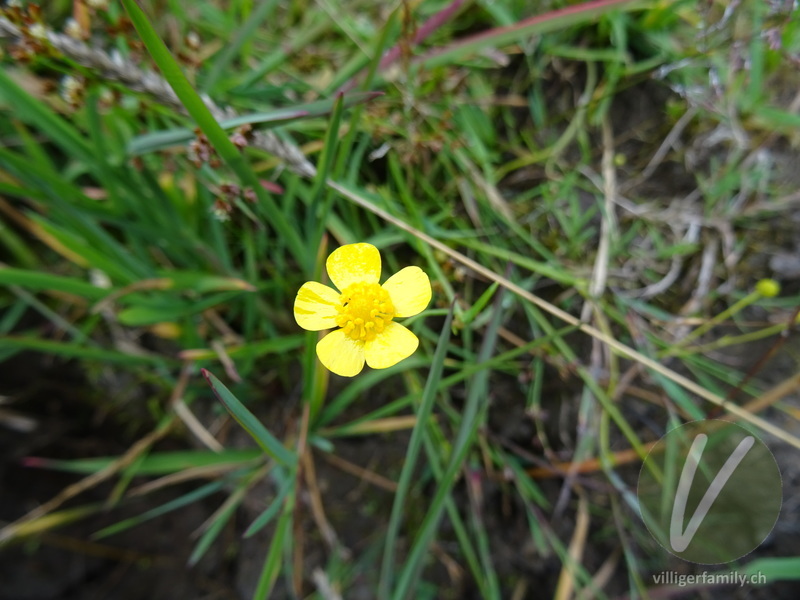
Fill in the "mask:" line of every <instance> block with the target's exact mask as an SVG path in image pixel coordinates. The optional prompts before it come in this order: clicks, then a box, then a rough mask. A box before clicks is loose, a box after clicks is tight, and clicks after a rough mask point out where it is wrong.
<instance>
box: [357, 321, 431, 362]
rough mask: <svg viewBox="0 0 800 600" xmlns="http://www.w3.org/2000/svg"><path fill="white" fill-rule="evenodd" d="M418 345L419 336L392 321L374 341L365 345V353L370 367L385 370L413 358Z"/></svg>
mask: <svg viewBox="0 0 800 600" xmlns="http://www.w3.org/2000/svg"><path fill="white" fill-rule="evenodd" d="M418 345H419V339H417V336H415V335H414V334H413V333H411V331H409V330H408V329H407V328H405V327H403V326H402V325H400V323H395V322H394V321H392V322H391V323H389V324H388V325H387V326H386V329H384V330H383V331H382V332H381V333H379V334H378V335H377V336H376V337H375V339H374V340H372V341H370V342H366V343H365V344H364V353H365V354H366V357H367V364H368V365H369V366H370V367H372V368H373V369H385V368H387V367H391V366H392V365H396V364H397V363H399V362H400V361H401V360H403V359H404V358H408V357H409V356H411V355H412V354H413V353H414V350H416V349H417V346H418Z"/></svg>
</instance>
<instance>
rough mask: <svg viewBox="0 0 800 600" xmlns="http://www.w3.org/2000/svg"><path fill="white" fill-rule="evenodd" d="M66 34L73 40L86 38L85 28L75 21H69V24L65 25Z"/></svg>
mask: <svg viewBox="0 0 800 600" xmlns="http://www.w3.org/2000/svg"><path fill="white" fill-rule="evenodd" d="M64 33H66V34H67V35H68V36H69V37H71V38H72V39H73V40H82V39H83V38H84V32H83V27H81V24H80V23H78V21H76V20H75V19H67V22H66V23H64Z"/></svg>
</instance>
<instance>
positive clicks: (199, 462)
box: [23, 448, 264, 475]
mask: <svg viewBox="0 0 800 600" xmlns="http://www.w3.org/2000/svg"><path fill="white" fill-rule="evenodd" d="M263 456H264V454H263V453H262V452H261V451H260V450H257V449H255V448H249V449H245V450H222V451H220V452H211V451H207V450H182V451H176V452H152V453H150V454H148V455H147V456H146V457H145V458H144V459H143V460H142V461H141V462H139V463H138V464H136V466H135V469H132V470H131V471H132V472H133V474H135V475H169V474H171V473H178V472H180V471H184V470H186V469H196V468H198V467H214V466H217V467H225V466H227V465H230V466H231V467H234V466H237V465H245V464H247V463H249V462H251V461H255V460H256V459H258V458H260V457H263ZM117 460H119V457H118V456H105V457H98V458H81V459H75V460H61V459H53V458H39V457H28V458H26V459H24V460H23V464H24V465H25V466H26V467H37V468H44V469H55V470H58V471H65V472H68V473H79V474H81V475H89V474H92V473H97V472H98V471H101V470H103V469H105V468H106V467H108V466H109V465H110V464H111V463H113V462H115V461H117ZM126 471H127V469H126Z"/></svg>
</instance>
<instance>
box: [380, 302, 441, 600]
mask: <svg viewBox="0 0 800 600" xmlns="http://www.w3.org/2000/svg"><path fill="white" fill-rule="evenodd" d="M454 309H455V303H453V304H451V305H450V311H449V312H448V313H447V318H446V319H445V322H444V325H443V326H442V332H441V334H440V335H439V342H438V343H437V344H436V352H435V353H434V355H433V362H432V363H431V369H430V371H429V373H428V380H427V382H426V383H425V390H424V391H423V392H422V399H421V401H420V406H419V410H418V411H417V422H416V424H415V425H414V430H413V431H412V432H411V440H410V441H409V442H408V449H407V450H406V457H405V462H404V463H403V470H402V472H401V473H400V479H399V481H398V482H397V492H395V496H394V502H393V503H392V512H391V515H390V517H389V527H388V530H387V533H386V543H385V544H384V548H383V561H382V563H381V576H380V584H379V588H378V597H379V598H389V590H391V586H392V578H393V577H392V569H393V568H394V547H395V544H396V543H397V535H398V532H399V530H400V520H401V518H402V516H403V509H404V508H405V504H406V497H407V495H408V490H409V488H410V486H411V477H412V476H413V474H414V467H415V466H416V464H417V457H418V456H419V451H420V449H421V448H422V440H423V436H424V433H425V429H426V428H427V427H428V420H429V419H430V416H431V412H432V411H433V403H434V400H435V399H436V391H437V388H438V386H439V380H440V379H441V378H442V370H443V369H444V359H445V356H447V347H448V345H449V342H450V335H451V333H450V326H451V324H452V323H453V311H454Z"/></svg>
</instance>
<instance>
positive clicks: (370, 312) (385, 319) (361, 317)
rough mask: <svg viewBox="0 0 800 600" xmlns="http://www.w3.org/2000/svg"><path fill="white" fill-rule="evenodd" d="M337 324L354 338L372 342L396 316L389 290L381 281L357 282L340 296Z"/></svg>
mask: <svg viewBox="0 0 800 600" xmlns="http://www.w3.org/2000/svg"><path fill="white" fill-rule="evenodd" d="M340 302H341V304H340V306H339V307H337V310H338V311H339V314H338V315H337V316H336V324H337V325H338V326H339V327H341V328H342V330H343V331H344V333H345V335H347V336H348V337H350V338H351V339H353V340H362V341H365V342H367V341H371V340H373V339H375V336H376V334H379V333H381V332H382V331H383V330H384V328H385V327H386V326H387V325H388V324H389V323H390V322H391V320H392V318H394V305H393V304H392V299H391V298H390V297H389V292H387V291H386V290H384V289H383V288H382V287H381V286H380V285H379V284H377V283H353V284H351V285H349V286H347V287H346V288H345V289H344V290H343V291H342V295H341V296H340Z"/></svg>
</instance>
